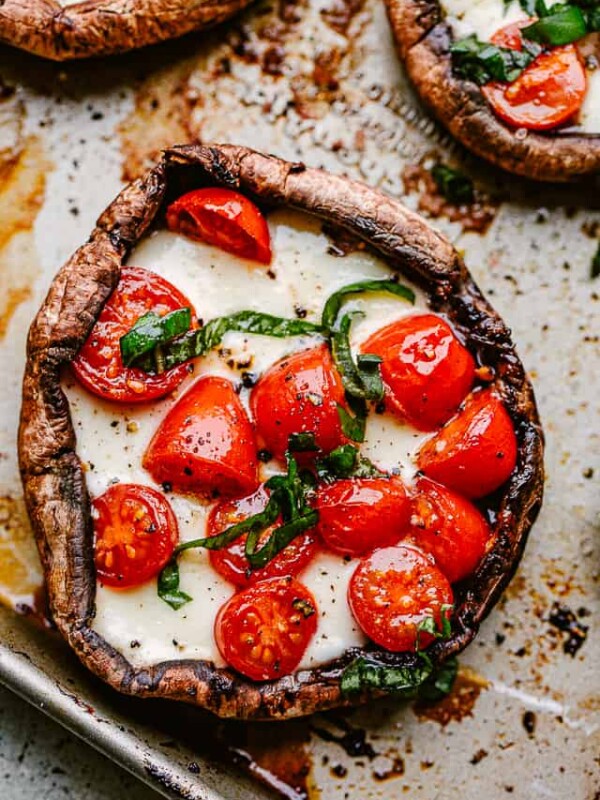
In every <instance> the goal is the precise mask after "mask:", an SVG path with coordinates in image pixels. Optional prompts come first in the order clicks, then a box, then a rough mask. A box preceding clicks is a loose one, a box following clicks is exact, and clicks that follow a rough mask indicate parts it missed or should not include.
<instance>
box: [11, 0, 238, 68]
mask: <svg viewBox="0 0 600 800" xmlns="http://www.w3.org/2000/svg"><path fill="white" fill-rule="evenodd" d="M250 2H251V0H195V2H192V3H190V2H188V0H4V2H2V3H0V41H2V42H5V43H6V44H10V45H13V46H14V47H19V48H21V49H23V50H28V51H29V52H30V53H35V54H36V55H38V56H44V57H45V58H50V59H52V60H54V61H66V60H68V59H73V58H88V57H90V56H105V55H112V54H113V53H123V52H126V51H127V50H133V49H135V48H137V47H143V46H145V45H149V44H156V43H157V42H163V41H165V40H167V39H174V38H176V37H178V36H183V34H185V33H190V32H191V31H197V30H202V29H203V28H208V27H210V26H211V25H216V24H217V23H219V22H223V21H224V20H226V19H228V18H229V17H231V16H232V15H233V14H235V13H236V12H237V11H239V10H240V9H242V8H244V7H245V6H247V5H249V3H250Z"/></svg>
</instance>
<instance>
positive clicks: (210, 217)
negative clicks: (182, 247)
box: [167, 187, 271, 264]
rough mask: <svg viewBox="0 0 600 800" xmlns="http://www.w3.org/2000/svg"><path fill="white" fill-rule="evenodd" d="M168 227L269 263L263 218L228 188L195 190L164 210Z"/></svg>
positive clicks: (268, 249) (268, 248)
mask: <svg viewBox="0 0 600 800" xmlns="http://www.w3.org/2000/svg"><path fill="white" fill-rule="evenodd" d="M167 225H168V227H169V230H171V231H176V232H177V233H183V234H184V235H185V236H189V237H190V239H198V240H200V241H202V242H207V244H212V245H215V247H220V248H221V250H225V251H227V252H228V253H233V254H234V255H236V256H240V257H241V258H249V259H251V260H252V261H258V262H259V263H260V264H270V263H271V237H270V234H269V226H268V225H267V221H266V220H265V218H264V217H263V215H262V214H261V213H260V211H259V210H258V208H257V207H256V206H255V205H254V203H253V202H252V201H251V200H248V198H247V197H244V195H243V194H240V193H239V192H233V191H232V190H231V189H219V188H218V187H212V188H209V189H195V190H194V191H193V192H188V193H187V194H184V195H183V196H182V197H180V198H179V199H178V200H175V202H174V203H171V205H170V206H169V208H168V209H167Z"/></svg>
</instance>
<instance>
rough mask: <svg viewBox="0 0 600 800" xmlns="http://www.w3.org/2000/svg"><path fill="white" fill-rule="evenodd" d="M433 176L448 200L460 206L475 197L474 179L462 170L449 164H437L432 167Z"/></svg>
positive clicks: (470, 201)
mask: <svg viewBox="0 0 600 800" xmlns="http://www.w3.org/2000/svg"><path fill="white" fill-rule="evenodd" d="M431 177H432V178H433V180H434V181H435V182H436V184H437V187H438V189H439V190H440V192H441V193H442V195H443V196H444V197H445V198H446V200H448V202H450V203H453V204H454V205H457V206H459V205H462V204H463V203H472V202H473V200H474V199H475V192H474V190H473V181H472V180H471V179H470V178H468V177H467V176H466V175H465V174H464V173H463V172H461V171H460V170H458V169H454V167H449V166H448V165H447V164H435V166H433V167H432V168H431Z"/></svg>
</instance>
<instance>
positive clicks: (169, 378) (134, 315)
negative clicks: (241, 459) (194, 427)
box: [73, 267, 194, 403]
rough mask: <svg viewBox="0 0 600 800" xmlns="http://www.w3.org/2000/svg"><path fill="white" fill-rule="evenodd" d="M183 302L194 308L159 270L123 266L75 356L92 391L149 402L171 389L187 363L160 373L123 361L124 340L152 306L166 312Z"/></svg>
mask: <svg viewBox="0 0 600 800" xmlns="http://www.w3.org/2000/svg"><path fill="white" fill-rule="evenodd" d="M184 307H189V308H192V304H191V303H190V301H189V300H188V299H187V297H185V296H184V295H183V294H181V292H180V291H179V290H178V289H176V288H175V287H174V286H172V285H171V284H170V283H169V282H168V281H166V280H165V279H164V278H161V277H160V275H156V274H155V273H154V272H150V270H147V269H142V268H141V267H123V269H122V270H121V276H120V278H119V283H118V284H117V286H116V287H115V290H114V291H113V293H112V294H111V296H110V297H109V298H108V301H107V302H106V304H105V306H104V308H103V309H102V311H101V312H100V316H99V317H98V320H97V321H96V324H95V325H94V327H93V328H92V332H91V333H90V335H89V337H88V339H87V341H86V342H85V344H84V345H83V347H82V348H81V350H80V351H79V353H78V354H77V356H76V358H75V359H74V360H73V370H74V372H75V375H76V376H77V378H78V380H79V381H80V382H81V383H82V384H83V385H84V386H85V387H86V389H89V391H90V392H93V393H94V394H97V395H99V396H100V397H103V398H105V399H106V400H114V401H116V402H119V403H145V402H148V401H149V400H155V399H156V398H158V397H163V396H164V395H167V394H169V393H170V392H172V391H173V390H174V389H176V388H177V387H178V386H179V384H180V383H181V381H182V380H183V379H184V378H185V377H186V375H188V374H189V365H188V364H181V365H180V366H178V367H173V369H170V370H168V371H167V372H163V373H162V374H161V375H150V374H148V373H147V372H143V371H142V370H141V369H135V368H133V367H124V366H123V362H122V361H121V350H120V347H119V340H120V339H121V337H122V336H124V335H125V334H126V333H127V332H128V331H129V330H130V329H131V328H132V327H133V325H134V323H135V322H136V321H137V320H138V319H139V318H140V317H142V316H143V315H144V314H146V313H148V312H149V311H154V312H155V313H156V314H159V315H160V316H163V315H164V314H168V313H169V312H171V311H175V310H176V309H178V308H184ZM192 315H194V309H193V308H192Z"/></svg>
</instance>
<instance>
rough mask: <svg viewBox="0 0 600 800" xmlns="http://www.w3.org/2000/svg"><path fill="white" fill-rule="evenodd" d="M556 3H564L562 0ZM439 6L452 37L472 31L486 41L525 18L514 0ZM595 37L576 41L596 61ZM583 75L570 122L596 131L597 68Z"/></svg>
mask: <svg viewBox="0 0 600 800" xmlns="http://www.w3.org/2000/svg"><path fill="white" fill-rule="evenodd" d="M556 2H557V3H564V2H566V0H556ZM442 7H443V9H444V12H445V14H446V21H447V22H449V23H450V25H451V26H452V30H453V32H454V35H455V37H456V38H462V37H463V36H470V35H471V34H475V35H476V36H477V37H478V38H479V39H481V40H482V41H484V42H485V41H489V40H490V38H491V37H492V36H493V34H494V33H496V31H497V30H499V29H500V28H503V27H504V26H505V25H510V24H511V23H513V22H518V21H519V20H524V19H527V16H528V15H527V14H526V13H525V12H524V11H523V9H522V8H521V5H520V3H519V2H518V0H512V2H511V3H509V4H506V3H505V2H504V0H443V2H442ZM598 38H599V37H598V36H597V35H594V34H592V35H591V36H587V37H586V38H585V39H582V40H581V41H580V42H579V43H578V47H579V49H580V51H581V53H582V55H583V56H584V57H585V56H586V55H588V54H590V52H591V53H593V54H594V55H595V56H596V61H597V60H598V55H600V50H599V48H598ZM586 74H587V80H588V86H587V91H586V95H585V99H584V101H583V105H582V106H581V109H580V111H579V114H578V115H577V118H576V119H575V120H574V124H575V125H576V126H577V129H578V130H579V131H581V132H582V133H600V71H599V70H598V69H587V70H586Z"/></svg>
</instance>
